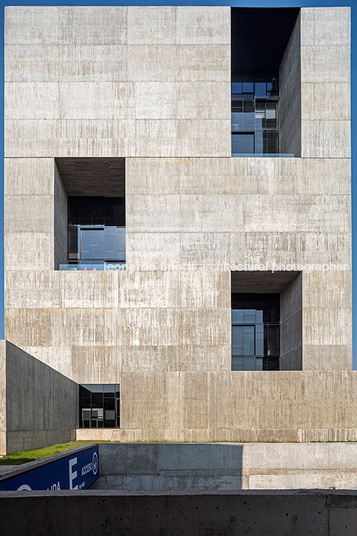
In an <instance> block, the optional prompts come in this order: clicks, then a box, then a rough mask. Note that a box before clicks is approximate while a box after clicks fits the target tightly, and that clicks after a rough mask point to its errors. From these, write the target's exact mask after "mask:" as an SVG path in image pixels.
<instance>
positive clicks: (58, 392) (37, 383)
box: [0, 341, 78, 455]
mask: <svg viewBox="0 0 357 536" xmlns="http://www.w3.org/2000/svg"><path fill="white" fill-rule="evenodd" d="M0 350H1V355H0V367H1V371H2V374H1V386H0V401H1V404H2V406H1V407H2V411H1V415H2V417H1V428H0V434H1V436H0V439H1V437H2V438H3V439H2V440H1V441H0V447H1V450H0V454H1V455H4V454H11V453H12V452H17V451H22V450H28V449H31V448H39V447H43V446H46V445H53V444H56V443H60V442H63V441H64V442H66V441H72V440H73V439H74V438H75V429H76V426H77V414H76V411H74V408H76V406H77V399H78V386H77V384H75V383H74V382H73V381H71V380H69V379H68V378H67V377H65V376H63V375H62V374H59V373H58V372H56V371H55V370H54V369H52V368H50V367H48V366H47V365H45V364H44V363H42V362H41V361H39V360H37V359H35V358H34V357H32V356H31V355H29V354H28V353H26V352H24V351H23V350H21V349H20V348H17V347H16V346H14V345H13V344H11V343H9V342H8V341H0ZM4 393H5V396H4Z"/></svg>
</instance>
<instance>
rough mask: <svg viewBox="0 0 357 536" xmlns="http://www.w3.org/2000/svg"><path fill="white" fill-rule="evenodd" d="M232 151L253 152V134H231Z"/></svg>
mask: <svg viewBox="0 0 357 536" xmlns="http://www.w3.org/2000/svg"><path fill="white" fill-rule="evenodd" d="M232 153H233V154H253V153H254V134H253V133H246V134H236V133H234V134H232Z"/></svg>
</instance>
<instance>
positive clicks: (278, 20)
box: [231, 8, 300, 75]
mask: <svg viewBox="0 0 357 536" xmlns="http://www.w3.org/2000/svg"><path fill="white" fill-rule="evenodd" d="M299 11H300V9H299V8H232V10H231V33H232V59H231V62H232V64H231V68H232V74H233V75H234V73H237V74H238V73H240V72H242V71H243V72H244V73H249V72H252V73H253V72H258V71H259V72H260V73H264V72H267V73H269V72H276V71H278V70H279V65H280V62H281V60H282V58H283V55H284V52H285V49H286V46H287V44H288V41H289V38H290V35H291V32H292V30H293V28H294V25H295V22H296V19H297V17H298V15H299Z"/></svg>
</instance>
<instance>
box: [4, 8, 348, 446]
mask: <svg viewBox="0 0 357 536" xmlns="http://www.w3.org/2000/svg"><path fill="white" fill-rule="evenodd" d="M247 29H248V30H249V31H246V30H247ZM262 44H263V46H262ZM257 45H258V46H257ZM5 99H6V101H5V119H6V125H5V338H6V340H7V341H8V342H4V343H3V345H2V347H1V348H2V358H1V367H2V369H3V371H4V372H3V374H2V380H1V381H2V384H1V386H0V402H1V403H2V404H3V407H4V408H5V407H6V410H5V409H4V411H3V412H2V417H1V419H2V420H1V422H0V425H1V441H0V444H1V449H0V450H1V452H3V453H4V452H5V451H8V452H11V451H15V450H19V449H25V448H29V447H37V446H41V445H45V444H48V443H50V442H51V441H52V442H53V441H54V440H55V441H57V440H58V441H59V440H61V441H66V440H68V439H71V438H74V437H75V436H77V438H80V439H100V438H107V439H120V440H121V441H138V440H140V441H196V442H205V441H234V442H277V443H285V442H309V441H356V440H357V373H356V372H353V371H352V370H351V368H352V357H351V342H352V323H351V314H352V309H351V214H350V201H351V198H350V193H351V192H350V183H351V171H350V168H351V166H350V157H351V144H350V9H349V8H340V7H339V8H303V9H295V8H290V9H285V8H284V9H282V8H280V9H239V8H232V9H231V8H229V7H24V6H16V7H6V8H5ZM16 347H17V348H16ZM47 377H51V380H48V381H47V380H45V378H47ZM48 382H49V383H48ZM78 385H79V386H82V387H80V388H79V387H78ZM61 399H62V401H63V403H62V402H59V401H60V400H61Z"/></svg>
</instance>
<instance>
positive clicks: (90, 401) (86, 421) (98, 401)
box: [79, 384, 120, 428]
mask: <svg viewBox="0 0 357 536" xmlns="http://www.w3.org/2000/svg"><path fill="white" fill-rule="evenodd" d="M79 427H80V428H119V427H120V385H119V384H85V385H80V386H79Z"/></svg>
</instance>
